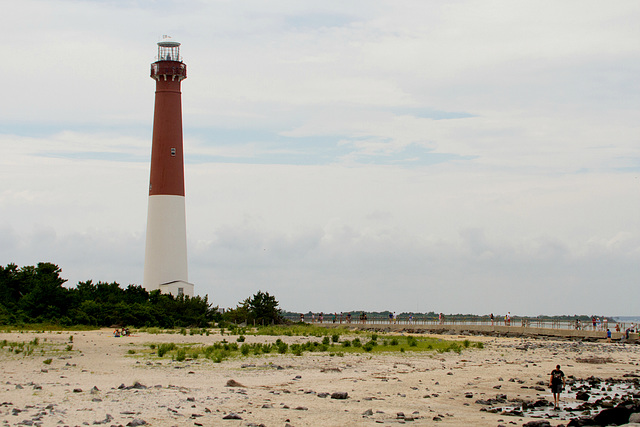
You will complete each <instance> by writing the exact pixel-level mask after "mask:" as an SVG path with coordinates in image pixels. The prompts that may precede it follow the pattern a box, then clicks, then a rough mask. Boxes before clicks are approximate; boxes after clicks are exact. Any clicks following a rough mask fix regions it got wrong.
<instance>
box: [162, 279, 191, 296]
mask: <svg viewBox="0 0 640 427" xmlns="http://www.w3.org/2000/svg"><path fill="white" fill-rule="evenodd" d="M160 292H161V293H163V294H171V295H173V296H175V297H179V296H181V295H184V296H187V297H193V283H187V282H183V281H182V280H176V281H175V282H169V283H163V284H161V285H160Z"/></svg>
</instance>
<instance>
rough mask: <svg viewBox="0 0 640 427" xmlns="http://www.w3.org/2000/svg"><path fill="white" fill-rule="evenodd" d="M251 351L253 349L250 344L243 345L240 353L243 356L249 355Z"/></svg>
mask: <svg viewBox="0 0 640 427" xmlns="http://www.w3.org/2000/svg"><path fill="white" fill-rule="evenodd" d="M250 351H251V347H250V346H249V345H248V344H242V345H241V346H240V353H242V355H243V356H246V355H248V354H249V352H250Z"/></svg>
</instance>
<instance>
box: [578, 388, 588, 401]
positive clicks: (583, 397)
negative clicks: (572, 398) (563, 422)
mask: <svg viewBox="0 0 640 427" xmlns="http://www.w3.org/2000/svg"><path fill="white" fill-rule="evenodd" d="M576 400H583V401H585V402H586V401H587V400H589V393H587V392H586V391H579V392H578V393H576Z"/></svg>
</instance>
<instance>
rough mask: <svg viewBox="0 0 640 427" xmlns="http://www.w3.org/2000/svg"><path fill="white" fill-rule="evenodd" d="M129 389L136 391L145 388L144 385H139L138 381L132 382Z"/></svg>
mask: <svg viewBox="0 0 640 427" xmlns="http://www.w3.org/2000/svg"><path fill="white" fill-rule="evenodd" d="M129 388H134V389H136V390H145V389H146V388H147V386H146V385H143V384H140V383H139V382H138V381H136V382H134V383H133V385H132V386H131V387H129Z"/></svg>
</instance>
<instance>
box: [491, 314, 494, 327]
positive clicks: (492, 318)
mask: <svg viewBox="0 0 640 427" xmlns="http://www.w3.org/2000/svg"><path fill="white" fill-rule="evenodd" d="M490 317H491V326H493V322H494V320H495V317H493V313H491V316H490Z"/></svg>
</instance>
